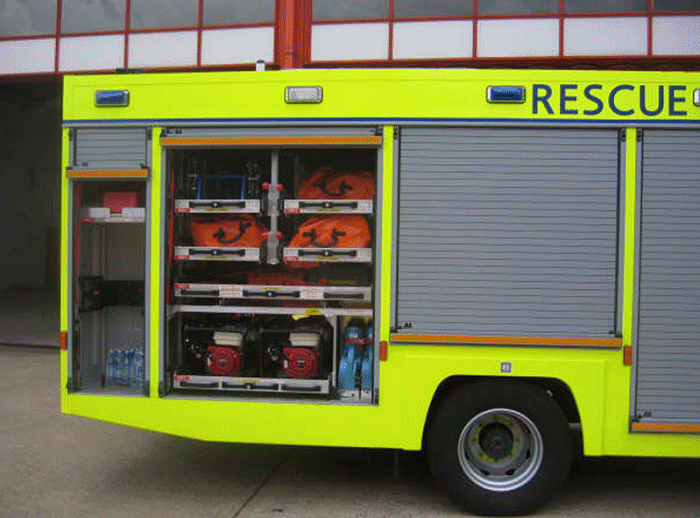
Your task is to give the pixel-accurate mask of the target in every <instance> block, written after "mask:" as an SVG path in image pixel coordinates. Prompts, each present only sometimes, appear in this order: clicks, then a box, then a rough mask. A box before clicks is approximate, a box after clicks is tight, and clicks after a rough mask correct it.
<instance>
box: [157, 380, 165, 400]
mask: <svg viewBox="0 0 700 518" xmlns="http://www.w3.org/2000/svg"><path fill="white" fill-rule="evenodd" d="M158 396H160V397H164V396H165V384H164V383H163V382H162V381H161V382H160V383H158Z"/></svg>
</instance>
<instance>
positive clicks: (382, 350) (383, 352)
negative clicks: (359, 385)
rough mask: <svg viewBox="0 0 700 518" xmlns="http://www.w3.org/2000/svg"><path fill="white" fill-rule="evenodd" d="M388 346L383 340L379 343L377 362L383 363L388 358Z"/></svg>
mask: <svg viewBox="0 0 700 518" xmlns="http://www.w3.org/2000/svg"><path fill="white" fill-rule="evenodd" d="M388 349H389V345H388V344H387V342H386V341H385V340H382V341H381V342H379V360H380V361H383V362H385V361H386V360H387V357H388V356H389V351H388Z"/></svg>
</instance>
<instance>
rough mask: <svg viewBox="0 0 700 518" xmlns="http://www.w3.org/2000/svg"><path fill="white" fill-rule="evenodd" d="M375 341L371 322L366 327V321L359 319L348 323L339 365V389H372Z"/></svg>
mask: <svg viewBox="0 0 700 518" xmlns="http://www.w3.org/2000/svg"><path fill="white" fill-rule="evenodd" d="M373 343H374V329H373V327H372V325H371V324H370V325H369V326H367V327H366V328H365V323H364V322H363V321H362V320H358V319H353V320H351V321H350V322H349V323H348V325H347V327H346V328H345V335H344V338H343V350H342V353H341V355H340V364H339V366H338V389H339V390H357V389H358V388H359V389H360V390H363V391H365V390H367V391H371V390H372V382H373V373H372V364H373V361H374V347H373ZM363 348H364V351H363Z"/></svg>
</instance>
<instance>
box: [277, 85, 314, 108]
mask: <svg viewBox="0 0 700 518" xmlns="http://www.w3.org/2000/svg"><path fill="white" fill-rule="evenodd" d="M322 100H323V88H321V87H320V86H288V87H287V88H285V89H284V101H285V102H286V103H289V104H294V103H316V104H318V103H320V102H321V101H322Z"/></svg>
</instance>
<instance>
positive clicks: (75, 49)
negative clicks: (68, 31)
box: [58, 34, 124, 72]
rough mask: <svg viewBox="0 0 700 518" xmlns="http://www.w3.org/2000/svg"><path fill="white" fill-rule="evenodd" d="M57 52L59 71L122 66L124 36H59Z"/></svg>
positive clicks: (106, 68) (110, 68) (105, 68)
mask: <svg viewBox="0 0 700 518" xmlns="http://www.w3.org/2000/svg"><path fill="white" fill-rule="evenodd" d="M58 53H59V57H58V67H59V70H61V72H63V71H71V70H114V69H116V68H122V67H124V36H123V35H120V34H111V35H105V36H80V37H75V38H61V43H60V45H59V49H58Z"/></svg>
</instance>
